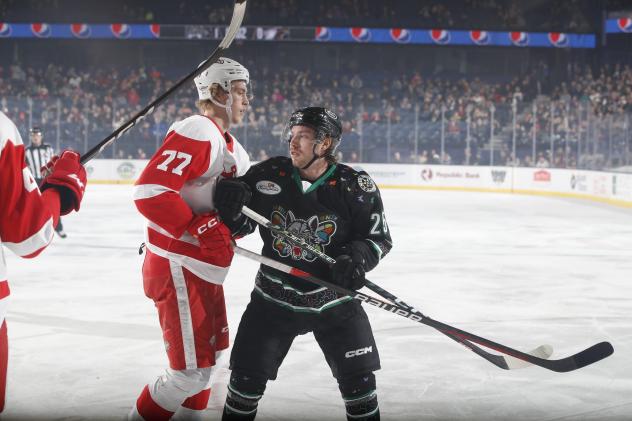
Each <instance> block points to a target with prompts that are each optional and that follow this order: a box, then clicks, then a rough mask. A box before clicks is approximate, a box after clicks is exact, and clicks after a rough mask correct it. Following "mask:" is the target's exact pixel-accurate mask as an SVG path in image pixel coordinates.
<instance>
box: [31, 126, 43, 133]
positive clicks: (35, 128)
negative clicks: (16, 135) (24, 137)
mask: <svg viewBox="0 0 632 421" xmlns="http://www.w3.org/2000/svg"><path fill="white" fill-rule="evenodd" d="M29 133H30V134H42V128H41V127H40V126H33V127H31V130H29Z"/></svg>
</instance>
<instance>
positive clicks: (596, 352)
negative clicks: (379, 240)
mask: <svg viewBox="0 0 632 421" xmlns="http://www.w3.org/2000/svg"><path fill="white" fill-rule="evenodd" d="M613 353H614V347H613V346H612V344H611V343H610V342H599V343H598V344H595V345H593V346H591V347H589V348H586V349H585V350H583V351H581V352H578V353H577V354H575V355H571V356H570V357H566V358H562V359H560V360H544V361H546V363H545V362H542V365H543V366H545V364H548V367H547V368H548V369H549V370H553V371H557V372H559V373H566V372H568V371H573V370H577V369H578V368H582V367H586V366H587V365H590V364H593V363H596V362H597V361H600V360H603V359H604V358H606V357H609V356H610V355H612V354H613Z"/></svg>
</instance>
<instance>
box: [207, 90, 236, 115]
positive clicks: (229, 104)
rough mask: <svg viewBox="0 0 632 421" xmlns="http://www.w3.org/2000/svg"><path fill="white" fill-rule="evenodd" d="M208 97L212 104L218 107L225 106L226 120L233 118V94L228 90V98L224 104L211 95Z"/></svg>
mask: <svg viewBox="0 0 632 421" xmlns="http://www.w3.org/2000/svg"><path fill="white" fill-rule="evenodd" d="M231 89H232V88H231ZM209 99H210V100H211V102H212V103H213V104H215V105H217V106H218V107H222V108H225V109H226V115H227V116H228V121H232V119H233V96H232V95H231V93H230V92H228V99H227V100H226V104H222V103H221V102H219V101H218V100H216V99H215V98H213V95H211V97H210V98H209Z"/></svg>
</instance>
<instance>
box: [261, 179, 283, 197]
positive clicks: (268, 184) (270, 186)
mask: <svg viewBox="0 0 632 421" xmlns="http://www.w3.org/2000/svg"><path fill="white" fill-rule="evenodd" d="M255 188H256V189H257V190H259V191H260V192H261V193H263V194H267V195H270V196H272V195H275V194H279V193H281V186H279V185H278V184H277V183H273V182H272V181H268V180H261V181H259V182H257V184H256V185H255Z"/></svg>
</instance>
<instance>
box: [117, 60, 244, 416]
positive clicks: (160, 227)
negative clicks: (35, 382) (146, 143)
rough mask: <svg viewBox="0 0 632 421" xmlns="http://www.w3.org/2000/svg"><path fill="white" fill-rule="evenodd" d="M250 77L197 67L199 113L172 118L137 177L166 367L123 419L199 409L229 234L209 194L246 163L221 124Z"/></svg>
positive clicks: (237, 70)
mask: <svg viewBox="0 0 632 421" xmlns="http://www.w3.org/2000/svg"><path fill="white" fill-rule="evenodd" d="M249 82H250V77H249V74H248V70H247V69H246V68H245V67H243V66H242V65H241V64H239V63H237V62H236V61H234V60H231V59H227V58H221V59H219V60H218V61H217V63H215V64H213V65H211V66H210V67H209V68H208V69H207V70H206V71H204V72H203V73H201V74H200V75H199V76H198V77H196V78H195V84H196V87H197V90H198V97H199V101H198V102H197V105H198V108H199V110H200V113H201V114H200V115H193V116H191V117H188V118H186V119H184V120H182V121H178V122H176V123H174V124H173V125H172V126H171V128H170V129H169V130H168V132H167V136H166V138H165V140H164V143H163V145H162V146H161V147H160V149H158V151H157V152H156V153H155V154H154V156H153V157H152V158H151V160H150V161H149V163H148V164H147V167H146V168H145V170H144V171H143V172H142V174H141V175H140V177H139V179H138V181H137V182H136V186H135V191H134V201H135V203H136V207H137V208H138V210H139V211H140V213H141V214H142V215H143V216H145V218H146V219H147V232H146V244H147V254H146V256H145V262H144V265H143V283H144V289H145V295H147V297H149V298H150V299H152V300H154V302H155V305H156V308H157V310H158V316H159V319H160V326H161V328H162V331H163V339H164V342H165V348H166V351H167V357H168V359H169V368H168V369H167V370H166V373H165V374H164V375H162V376H160V377H158V379H156V380H155V381H154V382H152V383H149V384H148V385H146V386H145V388H144V389H143V391H142V392H141V394H140V396H139V397H138V399H137V401H136V405H135V406H134V407H133V408H132V411H131V412H130V415H129V419H135V420H138V419H144V420H167V419H169V418H171V417H172V416H173V415H174V413H176V412H177V414H176V416H177V417H180V416H182V417H183V418H186V419H192V418H193V419H195V418H196V417H199V416H200V414H201V411H203V410H204V409H205V408H206V406H207V404H208V399H209V396H210V389H209V382H210V378H211V374H212V369H213V366H214V365H215V363H216V360H217V358H218V356H219V354H220V352H221V351H222V350H224V349H226V348H228V323H227V320H226V308H225V304H224V292H223V289H222V282H223V281H224V278H225V277H226V274H227V272H228V267H229V266H230V263H231V260H232V257H233V251H232V244H231V241H232V240H231V233H230V230H229V229H228V228H227V227H226V226H225V225H224V224H223V223H222V222H221V221H220V220H219V219H218V218H217V216H216V213H215V210H214V206H213V199H212V198H213V192H214V190H215V185H216V183H217V181H218V179H222V178H232V177H237V176H240V175H243V174H245V173H246V171H247V170H248V168H249V167H250V160H249V158H248V154H247V153H246V151H245V150H244V148H243V147H242V146H241V145H240V144H239V143H238V142H237V140H236V139H235V138H234V137H233V136H232V135H230V134H229V133H228V129H229V128H230V126H231V125H232V124H238V123H240V122H241V121H242V119H243V118H244V113H245V111H246V110H247V109H248V105H249V103H250V102H249V95H250V92H249Z"/></svg>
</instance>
